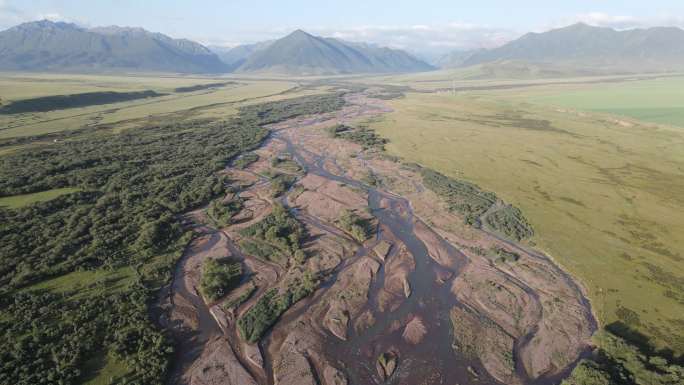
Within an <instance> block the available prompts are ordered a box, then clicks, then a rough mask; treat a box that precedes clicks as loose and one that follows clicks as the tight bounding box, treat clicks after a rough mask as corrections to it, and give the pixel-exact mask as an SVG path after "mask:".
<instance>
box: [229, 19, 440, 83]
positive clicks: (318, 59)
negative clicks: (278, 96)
mask: <svg viewBox="0 0 684 385" xmlns="http://www.w3.org/2000/svg"><path fill="white" fill-rule="evenodd" d="M430 69H432V67H430V66H429V65H428V64H426V63H424V62H422V61H420V60H418V59H416V58H414V57H412V56H411V55H409V54H408V53H406V52H404V51H400V50H393V49H389V48H379V47H373V46H369V45H364V44H355V43H347V42H344V41H341V40H337V39H333V38H322V37H318V36H314V35H311V34H309V33H307V32H305V31H303V30H301V29H298V30H296V31H293V32H292V33H290V34H289V35H287V36H285V37H284V38H282V39H280V40H276V41H275V42H273V43H272V44H270V45H269V46H268V47H267V48H264V49H263V50H259V51H258V52H255V53H254V54H252V55H251V56H250V57H249V58H247V59H246V60H245V62H244V63H243V64H242V65H241V66H240V67H239V68H238V70H239V71H241V72H255V71H261V72H285V73H295V74H306V75H327V74H347V73H373V72H376V73H382V72H415V71H426V70H430Z"/></svg>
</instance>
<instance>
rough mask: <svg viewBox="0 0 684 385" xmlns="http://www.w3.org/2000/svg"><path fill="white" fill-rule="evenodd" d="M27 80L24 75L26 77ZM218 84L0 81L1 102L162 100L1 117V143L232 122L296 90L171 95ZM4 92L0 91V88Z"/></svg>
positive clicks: (262, 87) (279, 84)
mask: <svg viewBox="0 0 684 385" xmlns="http://www.w3.org/2000/svg"><path fill="white" fill-rule="evenodd" d="M26 76H28V75H26ZM225 80H226V79H222V78H214V79H209V78H199V79H196V78H176V77H159V78H150V77H139V76H130V77H125V76H117V77H107V76H92V77H89V76H84V75H79V76H75V75H74V76H73V77H69V76H66V77H65V75H42V76H41V77H38V78H36V77H35V76H32V77H19V75H16V76H15V77H7V76H4V77H0V89H2V90H3V91H2V93H0V98H2V100H4V101H5V100H16V99H24V98H29V97H36V96H47V95H63V94H70V93H79V92H95V91H131V90H138V91H139V90H148V89H151V90H154V91H157V92H160V93H167V95H166V96H162V97H156V98H148V99H138V100H134V101H128V102H121V103H113V104H105V105H96V106H89V107H82V108H73V109H65V110H56V111H49V112H42V113H26V114H16V115H0V139H8V138H15V137H24V136H32V135H42V134H48V133H54V132H60V131H65V130H74V129H79V128H83V127H92V126H97V125H103V124H107V125H111V126H114V130H115V131H121V130H122V129H124V128H129V127H134V126H136V125H137V124H138V123H139V124H144V123H145V122H146V121H147V120H148V119H150V118H154V117H160V116H166V115H170V114H196V115H198V116H201V117H222V116H226V117H227V116H230V115H233V114H234V113H235V112H236V109H235V107H234V106H233V105H234V104H236V103H240V102H244V101H248V100H252V99H256V100H258V99H259V98H265V97H269V96H276V95H280V94H281V93H284V92H286V91H288V90H292V89H294V88H295V87H296V86H297V84H296V83H294V82H288V81H258V80H249V81H246V80H239V83H238V84H236V85H229V86H226V87H221V88H217V89H208V90H200V91H197V92H191V93H172V91H173V89H174V88H176V87H179V86H188V85H195V84H204V83H211V82H218V81H225ZM2 87H4V88H2Z"/></svg>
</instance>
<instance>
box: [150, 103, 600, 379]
mask: <svg viewBox="0 0 684 385" xmlns="http://www.w3.org/2000/svg"><path fill="white" fill-rule="evenodd" d="M346 99H347V106H346V107H344V108H343V109H342V110H341V111H339V112H337V113H329V114H324V115H319V116H305V117H300V118H295V119H293V120H289V121H285V122H282V123H278V124H276V125H274V126H271V127H269V129H270V130H272V135H271V138H270V139H269V140H268V141H267V142H266V143H265V144H264V146H262V147H261V148H260V149H258V150H257V151H255V153H256V154H258V155H259V160H258V161H257V162H255V163H252V164H251V165H249V166H248V167H247V168H246V169H245V170H239V169H235V168H227V169H226V170H225V171H224V172H225V173H226V175H228V176H229V179H230V180H231V181H233V183H235V184H237V185H239V186H242V188H241V189H240V190H239V191H237V192H236V193H234V194H236V196H237V197H239V198H241V199H243V200H244V208H243V209H242V211H241V212H240V213H238V214H237V215H236V218H239V220H235V221H234V222H235V223H234V224H231V225H227V226H216V225H215V224H212V220H211V218H209V217H208V216H207V215H206V214H204V212H203V211H198V212H193V213H190V214H188V225H189V226H192V227H194V228H195V233H196V237H195V239H194V241H193V242H192V244H191V245H190V246H189V247H188V248H187V249H186V253H185V256H184V257H183V259H182V260H181V262H180V265H179V267H178V268H177V272H176V275H175V277H174V283H173V285H172V287H171V288H170V291H169V292H168V295H167V296H165V297H164V299H163V302H162V306H163V307H165V308H166V311H167V313H166V314H167V317H166V318H165V320H166V321H165V323H166V324H167V325H169V326H172V327H173V328H174V329H175V330H177V336H178V338H180V340H181V341H183V342H182V343H181V347H182V349H180V353H179V354H178V355H177V362H176V364H175V365H176V369H175V373H176V374H175V377H174V378H175V381H178V382H179V383H188V384H212V383H223V384H272V383H275V384H293V385H294V384H317V383H318V384H326V385H332V384H347V383H351V384H368V383H385V382H387V383H423V384H441V383H454V382H458V383H460V384H471V383H480V384H482V383H491V384H499V383H502V384H528V383H529V384H532V383H534V384H545V383H554V382H555V381H557V378H558V377H559V376H564V375H567V374H568V371H569V370H570V369H572V368H573V366H574V364H575V363H576V362H577V360H578V359H579V357H581V356H582V355H583V354H586V353H587V352H588V349H589V344H590V337H591V335H592V333H593V332H594V330H595V329H596V324H595V321H594V318H593V316H592V314H591V309H590V307H589V304H588V301H587V300H586V299H585V298H584V294H583V293H582V290H581V289H580V287H579V286H578V285H577V284H576V283H575V282H574V281H573V280H572V279H571V278H570V277H569V276H568V275H567V274H566V273H564V272H563V271H562V270H561V269H560V268H559V267H558V266H556V265H555V264H554V263H553V262H552V261H551V260H549V259H548V258H547V257H545V256H543V255H541V254H540V253H538V252H535V251H533V250H530V249H529V248H528V247H523V246H521V245H519V244H517V243H514V242H512V241H508V240H505V239H503V238H501V237H499V236H497V235H496V234H494V233H490V232H487V231H485V230H478V229H475V228H473V227H469V226H465V225H462V223H463V219H462V218H459V217H458V216H457V215H455V214H452V213H450V212H449V210H446V209H445V206H444V203H443V201H442V200H441V198H440V197H439V196H437V195H435V193H433V192H432V191H430V190H429V189H427V188H426V187H425V186H424V185H423V182H422V178H421V176H420V173H419V172H418V170H416V169H415V168H414V167H410V166H407V165H404V164H402V163H401V162H398V161H396V160H393V159H387V158H386V157H385V156H383V154H382V153H378V152H376V151H373V150H372V149H367V148H366V149H364V148H363V147H362V146H360V145H358V144H354V143H351V142H349V141H347V140H344V139H340V138H333V137H331V136H330V135H329V134H327V132H328V131H327V130H326V129H329V128H330V127H333V126H335V125H338V124H345V123H351V122H353V121H356V120H358V119H362V118H363V119H365V118H370V117H375V116H379V115H381V114H384V113H388V112H390V110H389V109H388V107H387V106H386V105H385V103H384V102H382V101H379V100H377V99H370V98H368V96H367V95H366V94H360V93H357V94H351V95H347V96H346ZM282 157H287V158H288V159H291V160H292V161H294V162H296V163H297V164H298V165H299V168H300V170H299V171H295V173H294V174H293V175H295V176H296V181H295V182H294V184H293V185H292V186H291V187H290V188H289V189H288V190H287V191H286V192H285V194H284V195H283V196H281V197H275V198H274V197H273V194H272V183H273V179H272V178H269V177H268V176H272V175H273V174H274V171H277V170H274V168H275V169H277V166H275V167H274V164H277V162H274V161H273V160H274V159H276V158H282ZM280 171H283V170H280ZM290 171H291V170H290ZM369 174H372V175H373V180H374V183H373V185H370V184H368V183H365V182H363V181H367V180H368V177H369ZM231 194H233V193H231ZM230 199H235V196H232V195H231V196H230V197H226V200H230ZM277 204H282V205H284V206H285V207H286V208H287V209H288V210H290V211H291V212H292V213H294V216H295V218H296V219H297V220H298V221H299V222H301V223H302V224H303V225H304V226H305V228H306V230H307V231H306V232H307V238H306V240H305V242H304V249H303V250H304V251H305V253H306V254H307V259H306V260H305V261H304V262H301V263H297V262H295V261H294V260H293V259H292V258H289V259H286V260H279V261H278V260H269V259H268V258H264V257H263V256H262V257H259V256H255V255H251V254H250V253H247V252H245V250H244V248H243V247H242V246H241V245H244V242H245V239H244V238H245V236H244V232H241V231H240V230H241V229H245V228H246V227H249V226H250V225H253V224H254V223H259V222H260V221H262V220H264V218H265V217H267V216H268V215H269V214H270V213H271V210H272V207H273V206H274V205H277ZM345 210H349V211H351V212H354V213H356V215H358V216H359V218H363V219H364V220H365V221H367V222H368V224H369V228H370V229H371V232H369V236H368V237H367V239H363V238H358V237H356V236H355V234H354V233H350V232H349V229H348V228H345V226H344V225H343V224H342V223H341V222H340V213H341V212H344V211H345ZM501 249H503V250H506V251H508V252H510V253H511V254H514V255H516V256H517V258H516V260H515V261H495V260H494V259H493V258H491V256H490V255H491V253H489V251H491V250H501ZM225 257H228V258H231V259H233V260H239V261H241V262H242V263H243V264H244V265H245V266H246V268H247V270H248V271H249V274H248V277H249V278H247V279H245V280H244V281H243V282H242V284H241V285H240V287H239V288H237V289H235V290H234V291H233V292H231V294H229V295H228V296H227V297H226V298H222V299H221V300H219V301H215V302H209V303H206V304H205V302H204V301H202V299H201V298H202V297H201V295H200V293H199V292H198V291H197V289H196V288H197V287H198V284H199V283H198V282H199V279H200V278H199V275H200V274H201V265H202V261H203V260H205V259H206V258H225ZM305 274H311V275H313V276H315V277H316V285H317V289H315V290H314V291H313V293H312V294H311V295H310V296H309V297H306V298H303V299H301V300H300V301H299V302H297V303H294V304H292V305H291V307H290V308H289V309H286V311H284V312H283V314H282V315H281V316H280V317H278V318H277V321H275V325H274V326H273V327H272V329H271V330H270V331H268V332H267V333H265V334H264V335H263V337H262V338H261V339H258V340H257V342H256V343H255V342H253V341H248V340H246V339H245V336H244V335H243V334H242V332H241V329H240V322H239V320H240V319H242V318H244V317H245V314H246V313H248V312H249V311H250V310H251V309H252V308H254V306H255V304H256V303H257V302H259V301H260V300H261V299H262V298H264V297H265V296H266V295H267V294H266V293H267V292H270V291H271V290H273V289H275V292H277V293H279V294H283V293H286V292H288V290H290V288H291V287H292V286H293V285H294V282H299V280H301V279H302V277H303V275H305ZM252 288H256V289H255V290H254V289H252ZM245 290H250V291H253V293H250V294H248V299H246V300H244V302H236V301H235V299H236V298H237V297H240V296H242V295H243V294H244V293H245Z"/></svg>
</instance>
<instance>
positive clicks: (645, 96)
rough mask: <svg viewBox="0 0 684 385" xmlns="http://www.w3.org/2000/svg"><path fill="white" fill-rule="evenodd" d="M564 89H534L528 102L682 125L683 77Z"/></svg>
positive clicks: (683, 103) (683, 111) (683, 116)
mask: <svg viewBox="0 0 684 385" xmlns="http://www.w3.org/2000/svg"><path fill="white" fill-rule="evenodd" d="M564 88H566V89H563V88H561V89H559V87H555V89H553V87H549V88H548V89H541V90H534V91H533V92H531V93H528V94H531V95H529V96H528V100H529V101H530V102H532V103H535V104H543V105H552V106H558V107H565V108H573V109H577V110H583V111H593V112H603V113H608V114H614V115H624V116H627V117H631V118H634V119H639V120H643V121H646V122H653V123H659V124H671V125H677V126H684V77H678V78H661V79H652V80H644V81H634V82H624V83H615V84H589V85H583V86H575V87H564ZM526 96H527V95H526Z"/></svg>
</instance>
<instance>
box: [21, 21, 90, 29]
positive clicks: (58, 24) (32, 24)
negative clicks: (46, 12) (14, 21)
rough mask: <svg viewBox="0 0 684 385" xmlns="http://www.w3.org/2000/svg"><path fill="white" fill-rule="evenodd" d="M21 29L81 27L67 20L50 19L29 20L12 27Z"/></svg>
mask: <svg viewBox="0 0 684 385" xmlns="http://www.w3.org/2000/svg"><path fill="white" fill-rule="evenodd" d="M14 28H16V29H20V30H33V29H81V27H79V26H78V25H76V24H74V23H67V22H65V21H52V20H48V19H43V20H36V21H28V22H26V23H22V24H19V25H17V26H15V27H13V28H10V29H14Z"/></svg>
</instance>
